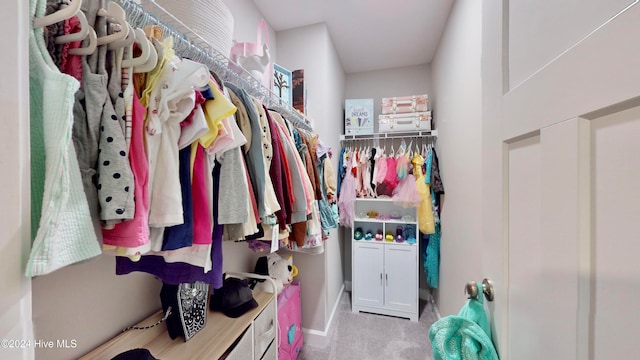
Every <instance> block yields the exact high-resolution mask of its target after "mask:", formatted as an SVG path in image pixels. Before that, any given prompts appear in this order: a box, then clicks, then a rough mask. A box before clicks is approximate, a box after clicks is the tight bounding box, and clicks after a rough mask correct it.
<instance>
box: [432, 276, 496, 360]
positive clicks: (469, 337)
mask: <svg viewBox="0 0 640 360" xmlns="http://www.w3.org/2000/svg"><path fill="white" fill-rule="evenodd" d="M478 289H482V284H478ZM482 299H483V296H482V294H481V295H479V296H478V299H477V300H476V299H469V300H468V301H467V303H466V304H465V305H464V306H463V307H462V309H461V310H460V312H459V313H458V315H451V316H446V317H443V318H442V319H440V320H438V321H436V322H435V323H434V324H433V325H431V328H430V329H429V340H431V348H432V350H433V358H434V359H435V360H476V359H478V360H497V359H499V357H498V354H497V353H496V349H495V347H494V346H493V342H492V340H491V327H490V326H489V321H488V319H487V314H486V313H485V311H484V305H483V303H482V301H483V300H482Z"/></svg>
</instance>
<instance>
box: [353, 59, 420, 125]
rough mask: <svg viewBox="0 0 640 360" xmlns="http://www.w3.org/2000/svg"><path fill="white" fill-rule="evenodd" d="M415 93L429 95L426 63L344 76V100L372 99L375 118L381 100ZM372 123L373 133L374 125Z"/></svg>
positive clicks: (378, 113)
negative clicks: (345, 77)
mask: <svg viewBox="0 0 640 360" xmlns="http://www.w3.org/2000/svg"><path fill="white" fill-rule="evenodd" d="M418 94H428V95H430V96H431V95H432V85H431V66H430V65H428V64H424V65H415V66H406V67H401V68H393V69H385V70H376V71H365V72H358V73H350V74H347V79H346V90H345V97H346V98H347V99H361V98H373V107H374V108H373V111H374V114H375V116H376V119H377V116H378V115H380V112H381V110H382V109H381V108H382V106H381V103H380V102H381V101H382V98H383V97H392V96H404V95H418ZM342 108H343V109H344V103H343V104H342ZM342 116H343V117H344V114H343V115H342ZM375 124H376V125H375V129H374V130H375V131H377V129H378V122H377V121H376V122H375ZM343 128H344V124H343Z"/></svg>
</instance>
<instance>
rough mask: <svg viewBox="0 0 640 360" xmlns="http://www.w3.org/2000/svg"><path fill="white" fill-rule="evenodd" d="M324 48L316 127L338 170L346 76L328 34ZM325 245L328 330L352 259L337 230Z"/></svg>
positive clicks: (333, 231) (326, 321) (332, 232)
mask: <svg viewBox="0 0 640 360" xmlns="http://www.w3.org/2000/svg"><path fill="white" fill-rule="evenodd" d="M325 47H326V52H325V54H326V56H327V64H326V73H325V76H326V77H325V79H326V80H325V82H324V87H325V96H324V99H325V109H326V110H325V115H324V117H323V118H318V119H319V120H318V121H316V122H315V128H316V129H317V130H316V131H317V132H318V134H319V135H320V138H321V139H322V140H323V141H325V142H327V143H328V144H329V145H330V146H331V148H332V149H333V153H334V154H335V155H334V156H333V158H332V164H333V168H334V169H338V156H339V155H340V142H339V134H340V133H341V132H340V127H339V126H336V123H337V122H338V121H339V122H342V121H341V120H342V114H343V113H344V112H343V110H342V104H343V103H344V98H345V73H344V70H343V68H342V64H341V62H340V58H339V57H338V53H337V51H336V49H335V46H334V44H333V41H332V40H331V37H330V36H329V33H328V31H327V35H326V37H325ZM311 111H313V110H311ZM320 119H324V121H320ZM338 119H340V120H338ZM321 123H324V124H321ZM336 174H337V173H336ZM325 244H326V248H327V256H326V257H325V258H326V261H325V264H326V267H327V279H328V288H327V291H328V292H327V313H326V314H325V324H326V325H325V327H328V325H329V324H330V323H331V319H330V317H331V316H332V315H333V311H334V310H335V307H336V306H337V304H338V302H339V300H340V299H338V296H339V295H340V290H341V289H342V287H343V284H344V279H345V276H344V267H343V264H344V259H350V258H351V256H350V255H349V253H346V252H344V251H343V250H344V244H343V239H342V238H341V237H340V236H339V231H338V230H332V231H331V235H330V237H329V240H328V241H327V242H326V243H325Z"/></svg>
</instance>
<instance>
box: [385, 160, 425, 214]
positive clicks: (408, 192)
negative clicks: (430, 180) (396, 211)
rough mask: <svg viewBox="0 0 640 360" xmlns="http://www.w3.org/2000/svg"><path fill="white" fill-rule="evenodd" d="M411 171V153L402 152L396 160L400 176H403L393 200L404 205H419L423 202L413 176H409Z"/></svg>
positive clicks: (394, 191) (395, 190)
mask: <svg viewBox="0 0 640 360" xmlns="http://www.w3.org/2000/svg"><path fill="white" fill-rule="evenodd" d="M408 171H409V155H405V154H401V155H399V156H398V158H397V161H396V172H397V173H398V178H402V179H401V180H400V182H399V183H398V186H396V187H395V189H394V190H393V196H392V198H393V202H394V203H395V204H397V205H401V206H403V207H417V206H419V205H420V203H421V202H422V197H420V194H419V193H418V188H417V187H416V181H415V178H414V177H413V176H407V174H408Z"/></svg>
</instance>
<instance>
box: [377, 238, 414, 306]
mask: <svg viewBox="0 0 640 360" xmlns="http://www.w3.org/2000/svg"><path fill="white" fill-rule="evenodd" d="M384 248H385V249H384V272H385V275H384V276H385V287H384V299H385V305H386V307H387V308H389V309H393V310H400V311H408V312H415V311H416V309H417V306H418V303H417V302H418V264H417V256H416V251H417V249H416V248H417V246H410V245H392V244H386V245H385V247H384Z"/></svg>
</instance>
